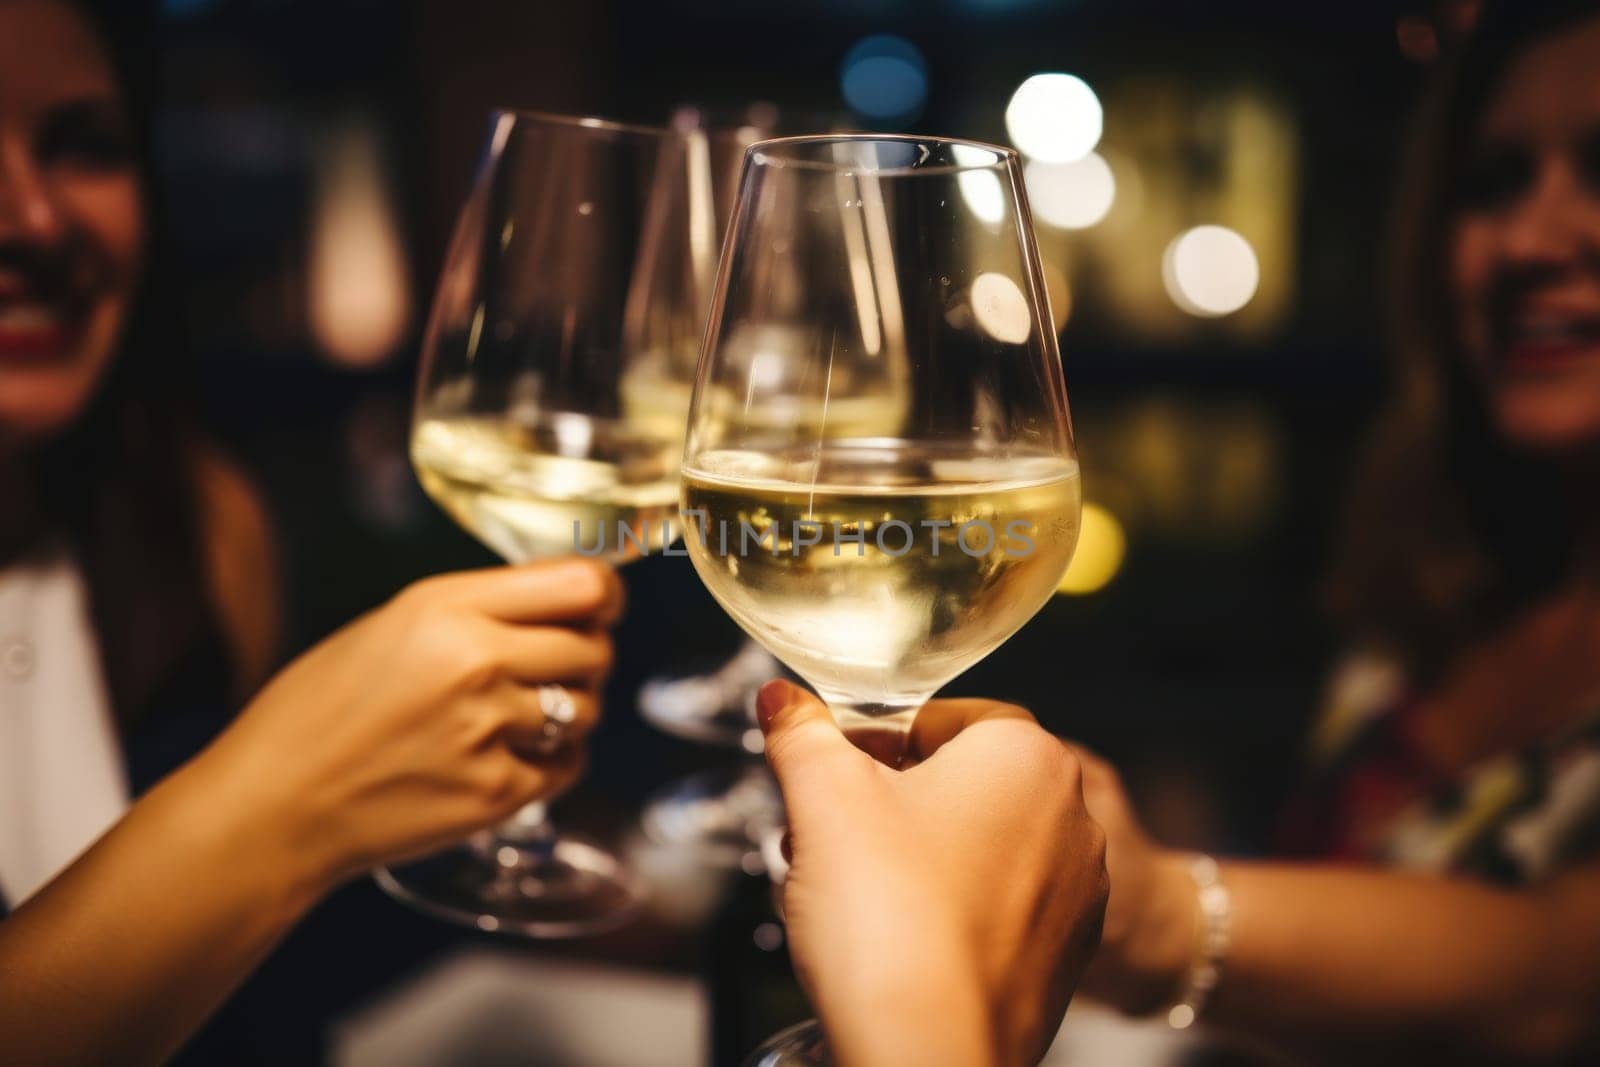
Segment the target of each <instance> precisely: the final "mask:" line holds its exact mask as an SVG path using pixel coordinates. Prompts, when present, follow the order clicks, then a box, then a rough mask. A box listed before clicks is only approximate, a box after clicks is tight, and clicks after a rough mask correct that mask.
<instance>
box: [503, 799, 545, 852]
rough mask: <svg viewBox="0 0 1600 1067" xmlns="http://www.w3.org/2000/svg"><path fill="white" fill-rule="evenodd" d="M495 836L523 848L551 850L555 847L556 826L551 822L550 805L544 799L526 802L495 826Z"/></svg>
mask: <svg viewBox="0 0 1600 1067" xmlns="http://www.w3.org/2000/svg"><path fill="white" fill-rule="evenodd" d="M495 836H496V837H498V838H500V839H501V840H504V841H509V842H512V843H514V844H517V845H521V846H522V847H523V848H528V849H534V850H549V849H553V848H554V847H555V843H556V828H555V826H554V825H553V824H552V823H551V822H550V809H549V806H548V805H547V804H546V803H545V802H544V801H542V800H535V801H532V802H530V803H527V804H524V805H523V806H522V807H520V808H518V809H517V810H516V813H515V814H513V815H512V816H511V818H509V819H507V820H505V821H504V822H502V823H500V825H498V826H496V827H495Z"/></svg>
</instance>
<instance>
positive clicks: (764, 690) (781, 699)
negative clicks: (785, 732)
mask: <svg viewBox="0 0 1600 1067" xmlns="http://www.w3.org/2000/svg"><path fill="white" fill-rule="evenodd" d="M797 689H798V687H797V686H795V685H794V683H792V682H790V681H787V680H786V679H783V678H774V679H773V680H772V681H770V682H768V683H767V684H766V685H764V686H762V687H761V691H760V692H759V693H757V694H756V721H757V722H759V723H760V724H761V729H762V731H763V732H765V731H767V730H770V729H772V720H773V717H774V716H776V715H777V714H778V712H780V711H782V710H783V709H784V708H786V707H788V706H789V705H790V704H793V703H794V698H795V693H796V691H797Z"/></svg>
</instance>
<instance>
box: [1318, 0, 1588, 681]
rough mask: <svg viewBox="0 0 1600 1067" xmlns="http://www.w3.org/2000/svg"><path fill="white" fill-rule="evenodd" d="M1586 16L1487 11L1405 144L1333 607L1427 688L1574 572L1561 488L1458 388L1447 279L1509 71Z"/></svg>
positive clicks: (1560, 6) (1542, 6)
mask: <svg viewBox="0 0 1600 1067" xmlns="http://www.w3.org/2000/svg"><path fill="white" fill-rule="evenodd" d="M1597 15H1600V2H1597V0H1540V2H1539V3H1526V2H1522V0H1515V2H1505V3H1499V4H1491V5H1488V6H1487V7H1486V8H1485V10H1484V12H1483V15H1482V17H1481V18H1480V19H1479V22H1478V25H1477V26H1476V28H1475V29H1474V30H1473V32H1472V33H1471V34H1470V36H1469V37H1468V38H1467V39H1466V40H1465V41H1463V42H1462V43H1461V44H1460V45H1459V47H1458V48H1457V50H1456V51H1455V53H1454V54H1453V55H1451V56H1448V57H1447V58H1446V59H1444V60H1443V61H1442V62H1443V66H1442V69H1441V70H1440V71H1439V72H1438V75H1437V78H1436V80H1435V84H1434V86H1433V89H1432V92H1431V93H1430V94H1429V95H1428V96H1427V98H1426V99H1425V101H1424V105H1423V107H1422V109H1421V111H1420V113H1419V115H1418V120H1417V122H1416V125H1415V129H1414V131H1413V134H1412V137H1411V140H1410V153H1409V158H1408V159H1407V162H1406V167H1405V170H1404V173H1403V176H1402V183H1401V190H1400V196H1399V198H1398V200H1397V213H1396V216H1395V219H1394V225H1393V233H1394V242H1393V247H1392V249H1391V256H1390V264H1389V266H1390V271H1391V276H1390V278H1389V290H1390V309H1389V312H1390V325H1391V334H1392V337H1391V343H1392V347H1393V352H1394V355H1395V357H1396V364H1395V380H1394V382H1393V387H1392V391H1391V401H1390V404H1389V407H1388V409H1387V411H1386V412H1385V413H1384V415H1383V416H1382V418H1381V419H1380V422H1379V424H1378V426H1377V429H1376V431H1375V432H1374V434H1373V436H1372V439H1371V440H1370V441H1369V443H1368V447H1367V450H1366V453H1365V455H1364V457H1363V460H1362V462H1361V464H1360V465H1359V466H1358V468H1357V476H1356V478H1355V481H1354V483H1353V489H1352V492H1351V494H1350V499H1349V506H1348V510H1347V515H1346V522H1345V530H1344V536H1343V538H1342V539H1341V542H1340V544H1341V554H1340V558H1339V560H1338V561H1337V565H1336V567H1335V569H1334V572H1333V577H1332V581H1331V583H1330V587H1329V592H1330V602H1331V605H1332V607H1333V610H1334V613H1335V615H1336V616H1337V618H1338V619H1339V621H1341V622H1342V623H1343V624H1344V625H1345V627H1346V628H1347V629H1348V630H1349V631H1350V633H1351V634H1352V635H1353V636H1354V637H1355V639H1357V640H1359V641H1363V642H1368V643H1372V644H1376V645H1378V646H1379V647H1381V648H1383V649H1384V650H1385V651H1387V652H1389V653H1391V654H1395V655H1397V656H1399V657H1400V658H1401V659H1402V660H1403V661H1404V662H1405V664H1406V665H1407V666H1408V667H1409V668H1411V669H1412V670H1413V672H1415V674H1416V675H1417V676H1418V678H1419V680H1422V681H1426V680H1427V679H1429V678H1430V677H1431V676H1432V675H1434V674H1435V673H1436V672H1438V671H1439V670H1441V669H1442V668H1443V667H1444V665H1445V664H1446V663H1448V662H1449V661H1450V660H1451V659H1452V658H1453V657H1454V656H1455V655H1456V654H1458V653H1459V652H1460V651H1462V650H1463V649H1464V647H1465V646H1467V645H1469V644H1471V643H1472V642H1474V641H1476V640H1479V639H1481V638H1483V637H1484V636H1485V635H1486V633H1487V632H1488V631H1489V630H1490V629H1491V628H1493V627H1494V626H1496V625H1498V624H1501V623H1504V622H1505V621H1506V620H1507V619H1508V618H1509V617H1510V616H1511V615H1513V614H1514V613H1516V612H1517V611H1518V610H1519V609H1522V608H1525V607H1527V606H1528V605H1529V603H1530V602H1531V601H1532V600H1533V599H1534V598H1536V597H1537V596H1538V595H1540V594H1541V593H1543V592H1546V591H1549V590H1550V589H1552V588H1553V587H1554V586H1555V585H1556V584H1557V583H1558V582H1559V581H1560V579H1561V578H1562V576H1563V575H1564V573H1565V572H1566V570H1567V568H1568V566H1569V564H1570V561H1571V558H1572V550H1573V543H1572V536H1573V523H1572V521H1571V516H1570V515H1569V514H1568V507H1567V504H1566V501H1565V499H1564V497H1563V494H1562V493H1561V492H1560V488H1559V484H1558V480H1557V473H1558V472H1557V471H1556V469H1555V467H1554V466H1553V464H1552V463H1550V462H1549V461H1547V460H1545V459H1542V458H1539V457H1535V456H1531V455H1528V454H1526V453H1523V452H1519V451H1518V450H1517V449H1516V448H1514V447H1512V446H1511V444H1510V443H1509V442H1507V441H1506V440H1505V439H1504V438H1503V437H1502V436H1501V435H1500V434H1499V433H1498V432H1497V430H1496V429H1495V427H1494V425H1493V422H1492V420H1491V419H1490V417H1489V412H1488V410H1487V408H1486V406H1485V404H1486V398H1485V397H1484V396H1483V394H1482V391H1481V389H1480V387H1478V386H1477V385H1476V384H1475V383H1473V382H1472V381H1471V380H1469V378H1468V376H1467V371H1466V362H1465V360H1464V359H1463V358H1462V355H1461V346H1460V343H1459V340H1458V338H1457V334H1456V325H1455V322H1456V316H1455V303H1454V298H1453V295H1452V293H1451V289H1450V279H1449V276H1448V273H1449V272H1448V268H1447V264H1448V263H1449V256H1448V252H1449V236H1450V231H1451V226H1452V223H1453V222H1454V220H1455V218H1456V216H1457V213H1458V211H1459V210H1460V207H1461V204H1462V194H1463V188H1462V178H1463V174H1464V172H1465V170H1466V165H1467V162H1468V156H1469V153H1470V151H1471V146H1472V141H1473V138H1474V137H1475V136H1476V133H1477V128H1478V126H1479V123H1480V122H1481V120H1482V116H1483V113H1484V110H1485V108H1486V107H1487V105H1488V103H1489V100H1490V97H1491V95H1492V94H1493V92H1494V91H1495V89H1496V88H1497V86H1498V84H1499V81H1500V79H1501V77H1502V76H1503V75H1504V73H1505V70H1506V68H1507V66H1508V65H1509V64H1510V63H1511V61H1512V60H1513V59H1515V58H1516V56H1518V55H1519V54H1520V53H1521V52H1522V51H1523V50H1524V49H1526V48H1527V47H1528V46H1529V45H1530V44H1531V43H1533V42H1535V41H1537V40H1540V39H1543V38H1547V37H1549V36H1551V35H1553V34H1556V33H1559V32H1561V31H1562V30H1564V29H1567V28H1570V27H1571V26H1572V25H1573V24H1574V23H1576V22H1579V21H1581V20H1583V19H1585V18H1590V17H1595V16H1597Z"/></svg>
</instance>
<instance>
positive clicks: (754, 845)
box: [640, 762, 784, 874]
mask: <svg viewBox="0 0 1600 1067" xmlns="http://www.w3.org/2000/svg"><path fill="white" fill-rule="evenodd" d="M640 822H641V824H642V825H643V827H644V832H645V833H646V834H647V835H649V837H650V839H651V840H652V841H654V842H656V843H657V844H660V845H667V846H670V847H674V848H686V849H689V850H691V851H692V852H693V853H694V854H695V855H696V856H697V857H698V858H700V859H702V860H704V861H705V862H707V863H710V864H712V865H714V866H718V867H729V868H733V867H737V868H739V869H741V870H743V871H745V872H746V873H747V874H762V873H764V872H765V871H766V864H765V862H764V861H763V860H762V857H761V843H762V841H763V839H765V838H766V837H767V835H768V834H769V833H770V832H771V831H772V830H773V829H774V828H775V827H781V826H783V822H784V816H783V798H782V797H781V796H780V795H779V793H778V784H777V782H775V781H773V779H772V775H771V774H770V773H768V772H767V770H766V768H765V767H763V766H761V765H760V764H757V763H754V762H747V763H746V764H745V765H744V766H742V767H739V768H732V769H726V770H714V771H707V772H705V773H703V774H696V775H693V776H691V777H689V778H685V779H683V780H682V781H680V782H675V783H673V784H672V785H670V786H668V787H667V788H666V789H665V790H663V791H662V792H660V793H658V794H656V795H655V797H653V798H652V799H651V800H650V802H649V803H648V804H647V805H645V809H644V814H643V815H642V816H641V817H640Z"/></svg>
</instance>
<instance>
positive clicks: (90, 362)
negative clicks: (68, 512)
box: [0, 0, 144, 439]
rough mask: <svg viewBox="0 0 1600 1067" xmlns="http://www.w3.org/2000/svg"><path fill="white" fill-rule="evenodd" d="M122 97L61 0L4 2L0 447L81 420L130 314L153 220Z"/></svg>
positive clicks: (0, 21)
mask: <svg viewBox="0 0 1600 1067" xmlns="http://www.w3.org/2000/svg"><path fill="white" fill-rule="evenodd" d="M123 107H124V104H123V100H122V97H121V94H120V92H119V91H118V86H117V82H116V78H115V76H114V74H113V71H112V68H111V65H110V63H109V62H108V61H107V59H106V56H105V53H104V52H103V50H102V48H101V46H100V43H99V41H98V39H97V38H96V36H95V33H94V30H93V29H92V28H91V26H90V25H89V24H88V23H87V22H86V21H85V20H84V18H83V16H81V15H80V14H78V13H77V11H75V10H74V8H73V7H72V6H71V5H70V4H68V3H65V2H62V0H0V439H3V438H5V437H12V438H17V437H22V438H38V437H45V436H48V435H51V434H53V433H56V432H58V431H60V430H62V429H63V428H65V427H66V426H67V425H68V424H70V423H71V422H72V420H73V419H74V418H76V417H77V416H78V414H79V413H80V412H82V411H83V409H84V407H85V405H86V404H87V403H88V400H89V398H90V397H91V396H92V395H93V393H94V388H95V384H96V383H97V382H98V381H99V380H100V377H101V375H102V374H103V373H104V372H105V369H106V366H107V365H108V364H109V362H110V359H111V353H112V351H113V348H114V347H115V345H116V343H117V339H118V336H119V335H120V334H121V331H122V326H123V323H124V321H125V320H126V318H127V315H128V307H129V304H130V301H131V298H132V294H133V290H134V287H135V283H136V281H137V279H138V274H139V266H140V260H141V256H142V251H143V247H144V214H143V209H142V193H141V189H140V184H139V176H138V171H137V168H136V166H135V164H134V152H133V143H132V137H131V131H130V128H129V124H128V120H127V116H126V115H125V113H124V111H123Z"/></svg>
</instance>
